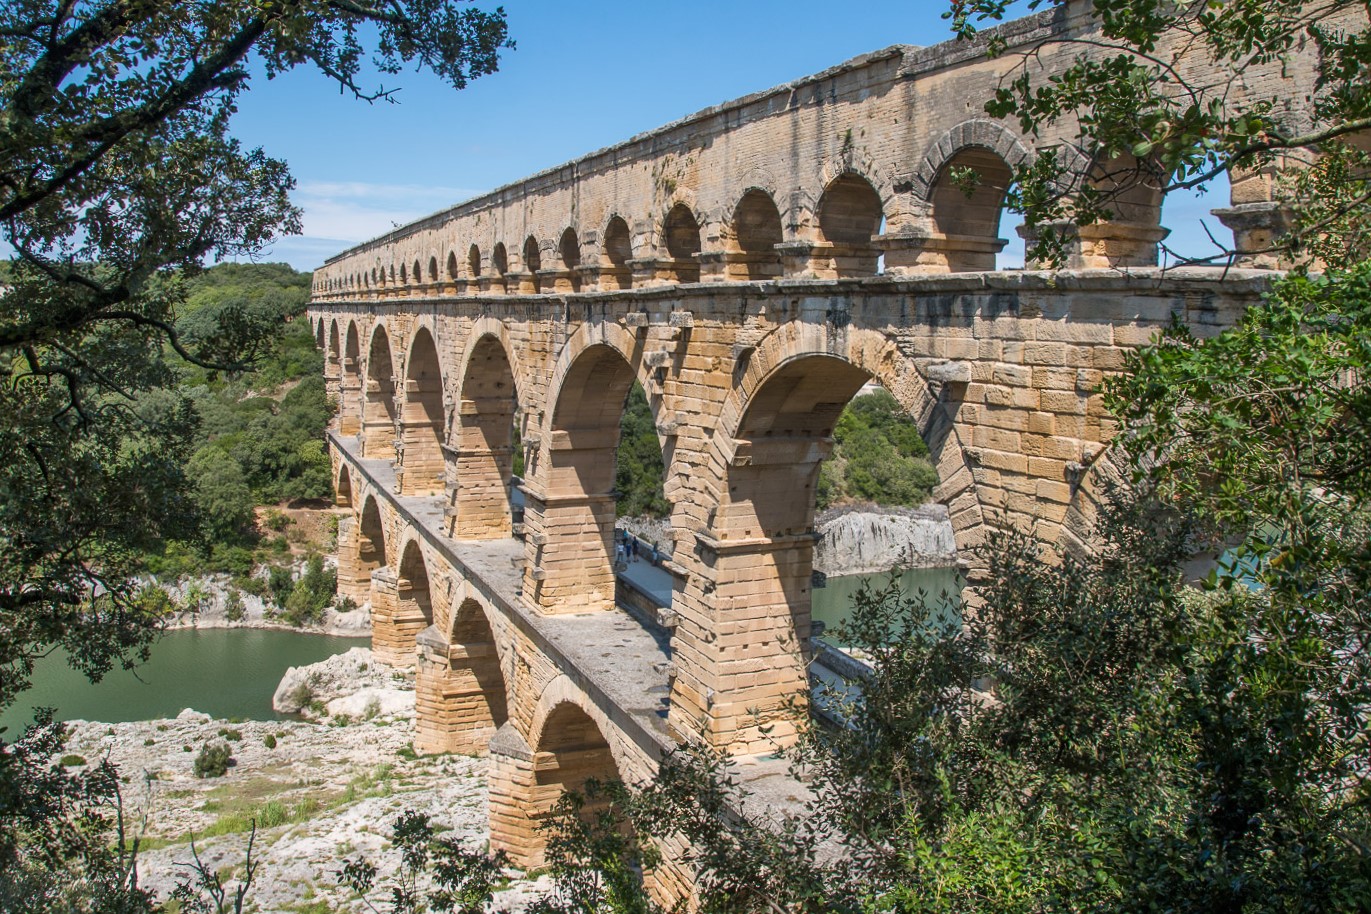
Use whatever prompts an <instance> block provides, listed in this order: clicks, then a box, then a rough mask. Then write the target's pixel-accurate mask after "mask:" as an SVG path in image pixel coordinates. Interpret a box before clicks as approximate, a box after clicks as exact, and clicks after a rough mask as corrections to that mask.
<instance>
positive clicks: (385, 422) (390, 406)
mask: <svg viewBox="0 0 1371 914" xmlns="http://www.w3.org/2000/svg"><path fill="white" fill-rule="evenodd" d="M362 456H363V457H365V458H367V459H369V460H394V459H395V365H394V361H393V359H392V358H391V350H390V335H389V334H388V333H387V332H386V327H385V324H383V323H380V322H378V323H377V324H376V326H375V328H374V329H373V330H372V332H371V345H370V346H368V347H367V380H366V386H365V388H364V389H363V397H362Z"/></svg>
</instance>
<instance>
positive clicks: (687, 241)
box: [662, 203, 701, 282]
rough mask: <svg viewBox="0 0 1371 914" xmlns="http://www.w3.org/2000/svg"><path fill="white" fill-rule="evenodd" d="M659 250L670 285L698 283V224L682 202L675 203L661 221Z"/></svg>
mask: <svg viewBox="0 0 1371 914" xmlns="http://www.w3.org/2000/svg"><path fill="white" fill-rule="evenodd" d="M662 248H663V250H664V251H665V253H666V263H665V264H664V266H665V269H666V272H667V273H668V274H669V278H670V279H671V281H672V282H699V281H700V262H699V261H698V260H696V259H695V255H696V254H698V253H700V250H701V245H700V223H699V220H698V219H696V217H695V213H694V211H693V210H691V208H690V207H689V206H688V205H686V204H685V203H677V204H676V205H675V206H673V207H671V209H670V210H668V211H667V214H666V218H665V219H663V220H662Z"/></svg>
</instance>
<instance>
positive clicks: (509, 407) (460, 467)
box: [450, 318, 519, 539]
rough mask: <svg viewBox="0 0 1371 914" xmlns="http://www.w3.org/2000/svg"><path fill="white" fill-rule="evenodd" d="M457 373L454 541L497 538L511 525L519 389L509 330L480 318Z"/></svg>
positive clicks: (454, 435) (495, 322) (508, 532)
mask: <svg viewBox="0 0 1371 914" xmlns="http://www.w3.org/2000/svg"><path fill="white" fill-rule="evenodd" d="M468 341H469V342H468V344H467V350H466V352H465V353H464V354H463V356H462V360H461V362H460V371H461V374H460V375H458V378H459V382H458V383H459V384H460V387H459V388H458V401H459V406H458V409H457V411H456V417H455V418H456V426H457V427H456V429H455V430H454V434H453V439H454V440H453V449H454V451H455V452H456V462H457V466H456V471H455V472H454V474H453V476H454V478H455V480H456V489H455V490H454V492H453V507H454V509H455V510H454V511H453V514H452V527H451V529H450V535H451V536H452V537H453V538H455V539H499V538H503V537H506V536H509V535H510V533H511V531H512V529H513V527H512V524H513V517H512V505H511V501H510V496H511V490H510V479H511V476H512V474H513V472H514V447H515V442H514V421H515V417H516V414H517V410H518V402H519V400H518V393H519V388H518V384H517V381H516V380H515V378H516V375H515V371H514V363H513V362H512V361H511V359H510V353H511V342H510V339H509V331H508V330H507V329H506V328H505V326H504V325H503V324H502V323H500V322H499V321H496V320H495V319H494V318H483V319H482V320H481V321H479V322H477V325H476V326H475V327H473V328H472V332H471V333H470V334H469V335H468Z"/></svg>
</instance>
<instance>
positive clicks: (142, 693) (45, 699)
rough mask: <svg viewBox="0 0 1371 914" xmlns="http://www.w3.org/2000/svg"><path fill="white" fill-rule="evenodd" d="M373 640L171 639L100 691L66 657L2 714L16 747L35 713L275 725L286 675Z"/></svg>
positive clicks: (288, 635)
mask: <svg viewBox="0 0 1371 914" xmlns="http://www.w3.org/2000/svg"><path fill="white" fill-rule="evenodd" d="M369 644H370V639H368V638H338V637H333V636H330V635H309V634H303V633H301V632H285V631H265V630H261V629H207V630H204V631H196V630H186V631H174V632H168V633H167V634H166V635H164V636H163V637H162V639H161V640H160V641H158V642H157V643H156V644H155V645H153V648H152V658H151V659H150V660H149V661H148V662H147V663H145V664H143V665H142V666H140V667H138V668H137V669H136V670H134V671H133V672H128V671H126V670H113V671H111V672H110V673H108V674H107V675H106V676H105V678H104V679H103V680H102V681H101V682H100V683H98V684H94V685H93V684H91V683H90V682H89V681H88V680H87V679H86V678H85V677H84V676H82V675H81V674H80V673H78V672H76V671H75V670H73V669H72V668H71V667H69V666H68V665H67V662H66V657H65V655H54V656H51V657H47V658H45V659H44V660H42V661H40V662H39V663H38V664H37V667H36V668H35V669H34V674H33V688H31V689H29V690H28V691H27V692H24V693H23V694H21V695H20V696H19V701H18V702H16V703H15V705H14V707H12V708H8V709H6V710H5V712H4V713H3V714H0V726H3V727H8V728H9V729H8V731H7V732H5V733H4V734H3V735H0V738H3V739H5V740H13V739H15V738H16V737H17V736H19V734H20V732H21V731H22V729H23V725H24V724H25V723H27V722H29V721H31V720H32V719H33V709H34V708H36V707H48V708H55V709H57V718H58V720H77V719H81V720H100V721H109V722H116V721H125V720H151V719H154V718H161V717H174V716H176V714H178V713H180V711H181V710H182V709H184V708H194V709H195V710H197V711H204V712H205V713H207V714H211V715H213V716H215V717H242V718H245V719H248V720H275V719H277V718H279V717H281V715H279V714H277V713H276V712H275V711H273V710H272V707H271V696H272V694H273V693H274V692H275V691H276V685H277V683H279V682H280V681H281V676H282V675H284V673H285V671H286V669H287V668H288V667H292V666H300V665H302V664H306V663H317V662H318V661H320V660H323V659H325V658H327V657H331V656H333V655H334V654H341V653H342V652H344V651H346V650H348V649H349V648H354V647H367V646H369Z"/></svg>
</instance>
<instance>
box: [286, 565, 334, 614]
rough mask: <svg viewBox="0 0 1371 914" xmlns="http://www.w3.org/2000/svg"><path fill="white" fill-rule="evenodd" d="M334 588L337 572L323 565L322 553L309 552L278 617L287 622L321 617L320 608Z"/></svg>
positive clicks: (330, 599)
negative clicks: (298, 578) (305, 562)
mask: <svg viewBox="0 0 1371 914" xmlns="http://www.w3.org/2000/svg"><path fill="white" fill-rule="evenodd" d="M337 592H338V573H337V572H336V571H334V570H333V569H331V568H328V569H326V568H325V567H324V559H323V557H322V556H319V555H312V556H310V558H309V563H308V564H307V565H306V566H305V573H304V574H302V575H301V576H300V580H299V581H296V582H295V584H294V587H293V589H292V590H291V593H290V596H289V597H287V598H286V602H285V606H284V610H285V611H284V612H283V613H282V614H281V619H282V620H283V621H285V622H288V623H289V624H291V625H315V624H317V623H319V622H320V621H322V620H323V618H324V610H325V609H327V608H328V606H329V604H330V603H332V602H333V598H334V595H335V594H336V593H337Z"/></svg>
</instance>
